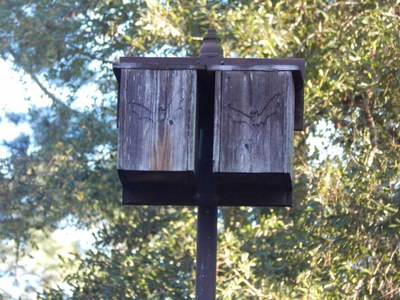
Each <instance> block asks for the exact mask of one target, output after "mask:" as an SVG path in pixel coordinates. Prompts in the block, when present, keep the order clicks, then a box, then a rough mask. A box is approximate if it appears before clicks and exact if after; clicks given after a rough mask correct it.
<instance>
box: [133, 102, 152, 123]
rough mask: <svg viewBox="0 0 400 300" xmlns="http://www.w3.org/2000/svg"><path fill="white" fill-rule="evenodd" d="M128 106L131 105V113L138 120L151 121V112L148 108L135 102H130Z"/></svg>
mask: <svg viewBox="0 0 400 300" xmlns="http://www.w3.org/2000/svg"><path fill="white" fill-rule="evenodd" d="M129 104H130V105H132V112H133V113H134V114H135V115H136V116H137V117H138V119H139V120H142V119H145V120H150V121H153V120H152V118H151V110H150V109H149V108H147V107H146V106H144V105H143V104H140V103H137V102H130V103H129Z"/></svg>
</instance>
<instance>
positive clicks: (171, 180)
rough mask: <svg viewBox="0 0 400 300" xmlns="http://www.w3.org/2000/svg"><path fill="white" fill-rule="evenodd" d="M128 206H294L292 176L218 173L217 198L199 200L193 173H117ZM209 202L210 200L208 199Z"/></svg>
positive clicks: (124, 202) (208, 197)
mask: <svg viewBox="0 0 400 300" xmlns="http://www.w3.org/2000/svg"><path fill="white" fill-rule="evenodd" d="M118 174H119V177H120V180H121V182H122V186H123V193H122V202H123V204H125V205H185V206H186V205H187V206H198V205H205V203H207V206H208V205H211V206H213V205H215V206H270V207H282V206H283V207H285V206H291V205H292V198H293V196H292V181H291V176H290V174H274V173H262V174H242V173H218V174H214V175H210V176H213V180H211V181H210V182H212V184H214V185H215V186H214V188H213V190H214V191H215V194H214V195H208V196H206V195H202V197H199V195H198V193H197V191H196V188H195V176H194V173H193V172H140V171H124V170H119V171H118ZM205 198H207V199H205Z"/></svg>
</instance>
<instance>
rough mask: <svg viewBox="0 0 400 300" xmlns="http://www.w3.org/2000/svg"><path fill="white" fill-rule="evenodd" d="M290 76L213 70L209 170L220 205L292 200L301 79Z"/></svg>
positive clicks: (250, 70)
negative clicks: (213, 95)
mask: <svg viewBox="0 0 400 300" xmlns="http://www.w3.org/2000/svg"><path fill="white" fill-rule="evenodd" d="M293 78H294V76H293V72H292V71H284V70H283V71H280V70H274V71H271V70H262V69H261V68H260V69H259V70H254V68H237V67H236V68H232V69H231V70H229V68H228V67H227V66H225V70H221V71H216V79H215V81H216V87H215V122H214V146H213V147H214V150H213V153H214V155H213V157H214V161H213V172H214V176H215V180H216V190H217V193H218V196H219V203H220V205H243V206H290V205H291V202H292V184H293V136H294V130H295V128H296V127H301V126H302V124H301V123H302V93H301V98H300V97H299V96H300V95H297V98H299V99H296V89H297V90H299V88H300V89H302V82H301V86H299V84H298V83H295V82H294V79H293ZM296 86H297V88H296ZM296 106H301V107H297V110H298V111H299V110H300V111H301V114H298V115H297V116H296V114H295V112H296ZM295 122H297V124H295ZM299 124H300V125H299ZM297 129H300V128H297Z"/></svg>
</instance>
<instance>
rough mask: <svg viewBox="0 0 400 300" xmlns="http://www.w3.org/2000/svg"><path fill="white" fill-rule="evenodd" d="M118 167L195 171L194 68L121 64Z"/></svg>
mask: <svg viewBox="0 0 400 300" xmlns="http://www.w3.org/2000/svg"><path fill="white" fill-rule="evenodd" d="M119 101H120V103H119V121H118V122H119V124H118V125H119V135H118V138H119V141H118V146H119V147H118V169H120V170H134V171H193V170H194V156H195V121H196V117H195V116H196V71H194V70H139V69H122V70H121V82H120V95H119Z"/></svg>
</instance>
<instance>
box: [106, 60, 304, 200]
mask: <svg viewBox="0 0 400 300" xmlns="http://www.w3.org/2000/svg"><path fill="white" fill-rule="evenodd" d="M114 72H115V74H116V77H117V80H118V159H117V165H118V174H119V178H120V181H121V183H122V187H123V203H124V204H136V205H137V204H149V205H203V206H219V205H221V206H290V205H291V203H292V186H293V136H294V131H295V130H302V127H303V78H304V60H302V59H233V58H232V59H230V58H223V59H222V58H201V57H200V58H135V57H126V58H121V59H120V63H116V64H115V65H114Z"/></svg>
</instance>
